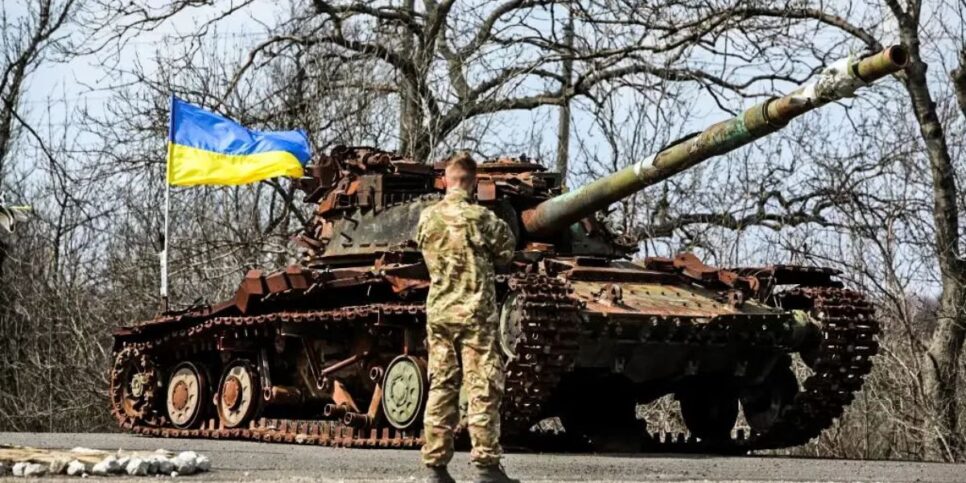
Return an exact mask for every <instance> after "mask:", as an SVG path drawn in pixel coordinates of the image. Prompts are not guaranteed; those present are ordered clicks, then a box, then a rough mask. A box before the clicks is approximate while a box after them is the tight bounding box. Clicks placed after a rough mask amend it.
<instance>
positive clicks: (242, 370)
mask: <svg viewBox="0 0 966 483" xmlns="http://www.w3.org/2000/svg"><path fill="white" fill-rule="evenodd" d="M261 393H262V392H261V384H260V383H259V378H258V372H256V371H255V369H254V366H253V365H252V364H251V363H250V362H248V361H246V360H244V359H239V360H236V361H234V362H232V363H230V364H228V365H227V366H225V370H224V372H223V373H222V376H221V382H220V383H219V384H218V394H217V395H216V397H215V406H216V407H217V408H218V418H219V419H220V420H221V424H222V425H224V426H225V427H226V428H240V427H244V425H245V424H246V423H248V422H249V421H251V420H252V419H253V418H254V417H255V416H256V415H257V414H258V411H259V410H260V409H261Z"/></svg>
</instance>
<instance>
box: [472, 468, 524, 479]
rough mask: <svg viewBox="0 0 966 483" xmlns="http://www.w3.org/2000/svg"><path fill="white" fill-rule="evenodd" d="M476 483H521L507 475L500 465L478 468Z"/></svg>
mask: <svg viewBox="0 0 966 483" xmlns="http://www.w3.org/2000/svg"><path fill="white" fill-rule="evenodd" d="M476 469H477V474H476V483H520V480H514V479H513V478H510V477H509V476H507V475H506V472H504V471H503V467H502V466H500V465H490V466H477V467H476Z"/></svg>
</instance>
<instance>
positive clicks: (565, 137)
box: [557, 15, 574, 186]
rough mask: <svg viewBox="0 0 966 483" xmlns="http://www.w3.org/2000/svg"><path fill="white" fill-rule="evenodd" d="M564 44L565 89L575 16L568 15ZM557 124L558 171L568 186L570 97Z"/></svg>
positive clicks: (571, 67) (571, 69) (570, 71)
mask: <svg viewBox="0 0 966 483" xmlns="http://www.w3.org/2000/svg"><path fill="white" fill-rule="evenodd" d="M564 46H565V48H566V49H567V54H565V55H566V57H564V60H563V66H562V72H561V73H560V74H561V76H562V77H563V79H564V82H565V84H564V89H563V90H564V91H566V90H567V89H568V88H569V87H570V82H571V78H572V77H573V75H574V59H573V47H574V18H573V15H568V18H567V25H566V26H565V27H564ZM559 121H560V122H559V124H558V126H557V172H558V173H560V182H561V183H563V184H564V186H566V184H567V170H568V167H567V165H568V162H569V161H570V99H569V98H568V99H565V100H564V102H563V104H561V105H560V119H559Z"/></svg>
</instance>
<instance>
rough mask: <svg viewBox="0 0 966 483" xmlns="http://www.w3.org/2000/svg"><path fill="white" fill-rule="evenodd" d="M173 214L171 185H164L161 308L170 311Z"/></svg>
mask: <svg viewBox="0 0 966 483" xmlns="http://www.w3.org/2000/svg"><path fill="white" fill-rule="evenodd" d="M170 214H171V185H170V184H169V183H168V182H167V180H165V183H164V247H163V248H162V249H161V306H162V308H163V309H164V311H165V312H167V311H168V247H169V246H170V245H169V243H168V239H169V238H170V234H169V233H168V220H169V219H170Z"/></svg>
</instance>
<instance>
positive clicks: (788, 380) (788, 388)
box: [741, 366, 798, 432]
mask: <svg viewBox="0 0 966 483" xmlns="http://www.w3.org/2000/svg"><path fill="white" fill-rule="evenodd" d="M796 394H798V378H796V377H795V373H794V372H793V371H792V368H791V367H789V366H779V367H776V368H775V369H774V370H773V371H772V372H771V373H770V374H769V375H768V377H766V378H765V380H764V381H763V382H762V383H761V385H759V386H756V387H753V388H750V389H748V390H746V391H745V392H744V393H743V394H742V395H741V408H742V410H743V411H744V413H745V419H746V420H747V421H748V426H750V427H751V429H752V430H754V431H756V432H764V431H766V430H768V429H769V428H771V426H772V425H773V424H774V423H775V421H777V420H778V418H779V417H780V416H781V413H782V410H783V409H784V408H785V407H786V406H787V405H789V404H791V402H792V401H793V400H794V399H795V395H796Z"/></svg>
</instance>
